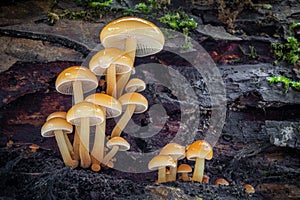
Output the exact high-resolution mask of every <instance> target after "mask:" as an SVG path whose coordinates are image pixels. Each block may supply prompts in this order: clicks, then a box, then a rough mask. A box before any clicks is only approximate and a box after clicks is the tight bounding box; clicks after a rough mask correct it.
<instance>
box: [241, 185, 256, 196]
mask: <svg viewBox="0 0 300 200" xmlns="http://www.w3.org/2000/svg"><path fill="white" fill-rule="evenodd" d="M243 188H245V192H246V193H248V194H250V193H255V189H254V187H253V186H252V185H250V184H244V185H243Z"/></svg>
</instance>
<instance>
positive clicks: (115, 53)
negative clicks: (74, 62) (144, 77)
mask: <svg viewBox="0 0 300 200" xmlns="http://www.w3.org/2000/svg"><path fill="white" fill-rule="evenodd" d="M112 64H115V66H116V74H124V73H127V72H130V71H131V70H132V68H133V60H132V58H131V57H130V56H129V55H128V54H127V53H126V52H125V51H122V50H120V49H117V48H106V49H103V50H101V51H99V52H98V53H97V54H95V55H94V56H93V57H92V59H91V60H90V63H89V67H90V70H91V71H92V72H93V73H94V74H96V75H106V69H107V68H108V67H109V66H110V65H112Z"/></svg>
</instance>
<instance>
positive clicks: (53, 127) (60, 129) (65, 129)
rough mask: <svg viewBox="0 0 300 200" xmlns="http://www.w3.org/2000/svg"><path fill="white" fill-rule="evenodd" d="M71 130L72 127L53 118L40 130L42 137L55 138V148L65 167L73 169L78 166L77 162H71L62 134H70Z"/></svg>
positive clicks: (63, 120)
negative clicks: (56, 147)
mask: <svg viewBox="0 0 300 200" xmlns="http://www.w3.org/2000/svg"><path fill="white" fill-rule="evenodd" d="M72 130H73V127H72V125H71V124H70V123H68V122H67V121H66V120H65V119H63V118H53V119H49V120H48V121H46V123H45V124H44V125H43V127H42V129H41V134H42V136H43V137H53V136H55V139H56V142H57V146H58V148H59V151H60V153H61V155H62V158H63V160H64V163H65V165H66V166H70V167H73V168H75V167H77V166H78V161H77V160H72V158H71V155H70V152H69V150H68V147H67V145H66V142H65V138H64V134H66V133H72Z"/></svg>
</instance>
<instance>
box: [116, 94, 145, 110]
mask: <svg viewBox="0 0 300 200" xmlns="http://www.w3.org/2000/svg"><path fill="white" fill-rule="evenodd" d="M118 100H119V101H120V102H121V104H122V106H123V110H125V109H126V106H127V105H130V104H131V105H132V104H134V105H136V107H135V111H134V113H143V112H145V111H146V110H147V109H148V101H147V99H146V98H145V97H144V96H143V95H141V94H139V93H136V92H129V93H126V94H124V95H122V96H121V97H120V98H119V99H118Z"/></svg>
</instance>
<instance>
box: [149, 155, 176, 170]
mask: <svg viewBox="0 0 300 200" xmlns="http://www.w3.org/2000/svg"><path fill="white" fill-rule="evenodd" d="M167 166H169V167H176V163H175V161H174V160H173V158H172V157H171V156H166V155H158V156H155V157H154V158H152V159H151V160H150V162H149V163H148V169H149V170H157V169H159V168H162V167H167Z"/></svg>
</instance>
